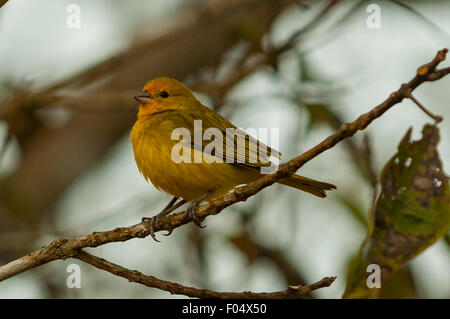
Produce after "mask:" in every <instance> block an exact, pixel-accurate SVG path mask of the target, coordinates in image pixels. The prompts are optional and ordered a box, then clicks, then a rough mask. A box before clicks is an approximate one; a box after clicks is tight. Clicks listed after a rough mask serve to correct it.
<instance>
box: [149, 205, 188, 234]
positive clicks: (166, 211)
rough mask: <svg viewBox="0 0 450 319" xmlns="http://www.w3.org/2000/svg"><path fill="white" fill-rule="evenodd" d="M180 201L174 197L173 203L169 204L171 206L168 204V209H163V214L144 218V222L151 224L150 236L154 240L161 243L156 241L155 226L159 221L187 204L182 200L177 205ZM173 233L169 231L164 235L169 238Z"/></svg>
mask: <svg viewBox="0 0 450 319" xmlns="http://www.w3.org/2000/svg"><path fill="white" fill-rule="evenodd" d="M177 200H178V197H174V198H172V199H171V201H170V202H169V204H167V206H166V207H164V208H163V210H162V211H161V212H159V213H158V214H156V215H155V216H153V217H143V218H142V221H143V222H150V235H151V236H152V238H153V239H154V240H155V241H157V242H159V240H158V239H156V235H155V231H154V228H155V224H156V223H157V222H158V221H159V218H161V217H162V216H165V215H168V214H170V213H171V212H173V211H174V210H175V209H177V208H178V207H180V206H182V205H184V204H185V203H186V201H185V200H184V199H182V200H181V201H179V202H178V203H177V204H175V203H176V201H177ZM171 233H172V230H168V231H167V234H164V235H165V236H169V235H170V234H171Z"/></svg>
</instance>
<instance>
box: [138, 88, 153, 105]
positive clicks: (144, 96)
mask: <svg viewBox="0 0 450 319" xmlns="http://www.w3.org/2000/svg"><path fill="white" fill-rule="evenodd" d="M134 98H135V99H136V101H138V102H139V103H141V104H147V103H150V102H151V101H152V98H151V96H150V95H149V94H148V92H145V91H142V92H140V93H139V94H138V95H136V96H135V97H134Z"/></svg>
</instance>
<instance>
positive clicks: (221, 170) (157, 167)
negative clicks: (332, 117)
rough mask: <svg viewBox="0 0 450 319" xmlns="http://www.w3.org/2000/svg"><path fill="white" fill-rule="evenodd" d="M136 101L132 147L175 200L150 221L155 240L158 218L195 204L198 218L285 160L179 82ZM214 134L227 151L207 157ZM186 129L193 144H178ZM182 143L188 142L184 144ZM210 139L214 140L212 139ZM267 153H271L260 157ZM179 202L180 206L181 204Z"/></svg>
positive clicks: (320, 187)
mask: <svg viewBox="0 0 450 319" xmlns="http://www.w3.org/2000/svg"><path fill="white" fill-rule="evenodd" d="M135 99H136V100H137V101H138V102H139V103H140V107H139V112H138V116H137V121H136V123H135V124H134V126H133V129H132V130H131V143H132V145H133V151H134V158H135V160H136V164H137V167H138V168H139V171H140V172H141V174H142V175H143V176H144V177H145V178H146V179H147V180H150V181H151V182H152V183H153V185H154V186H155V187H156V188H157V189H159V190H162V191H164V192H166V193H169V194H171V195H173V196H174V198H173V199H172V200H171V201H170V203H169V204H168V205H167V206H166V208H164V209H163V211H161V212H160V213H159V214H158V215H156V216H154V217H152V218H145V219H147V220H150V221H151V235H152V237H153V238H154V239H155V240H156V238H155V236H154V233H153V227H154V223H155V222H157V218H158V217H160V216H162V215H165V214H168V213H170V212H172V211H173V210H174V209H176V208H178V207H180V206H181V205H183V204H184V203H186V202H188V203H190V204H191V205H190V206H189V207H188V209H187V213H188V214H190V215H191V216H192V217H195V215H193V214H192V212H193V208H194V207H195V206H197V205H198V204H200V203H201V202H202V201H211V200H213V199H216V198H219V197H221V196H223V195H225V194H226V193H228V192H229V191H230V190H232V189H233V188H234V187H236V186H238V185H241V184H247V183H250V182H252V181H255V180H257V179H259V178H260V177H262V175H261V168H264V167H266V166H270V165H271V162H270V156H274V157H277V158H280V157H281V154H280V153H279V152H278V151H276V150H274V149H271V148H270V147H268V146H266V145H264V144H263V143H261V142H259V141H258V140H256V139H254V138H252V137H250V136H249V135H247V134H245V132H243V131H241V130H239V129H237V128H236V126H234V125H233V124H232V123H230V122H229V121H228V120H227V119H225V118H223V117H222V116H221V115H219V114H218V113H216V112H214V111H212V110H211V109H209V108H207V107H206V106H204V105H203V104H202V103H201V102H200V101H199V100H197V98H196V97H195V96H194V94H193V93H192V92H191V90H190V89H189V88H188V87H186V86H185V85H184V84H182V83H180V82H178V81H177V80H175V79H171V78H167V77H161V78H155V79H153V80H151V81H149V82H148V83H147V84H146V85H145V86H144V88H143V92H142V93H141V94H139V95H137V96H135ZM198 120H201V122H200V123H201V131H200V136H201V137H202V140H201V142H200V144H199V143H195V142H194V140H195V138H194V136H195V134H196V131H195V127H196V123H195V121H198ZM197 123H199V122H197ZM209 128H211V129H213V131H212V132H221V133H222V134H223V141H222V143H220V140H219V142H218V143H219V144H221V145H222V146H223V149H221V150H220V148H217V149H215V151H214V152H211V151H208V152H206V151H205V150H206V148H205V147H206V146H207V145H208V143H211V141H210V140H208V139H207V138H206V140H205V136H207V135H208V132H209V131H211V130H209V131H208V129H209ZM180 129H181V132H188V133H190V135H191V137H192V138H191V139H188V138H186V139H185V136H184V135H183V136H181V135H179V134H178V135H177V134H175V138H174V132H175V133H177V132H180ZM227 129H230V130H234V132H235V133H236V135H235V136H232V135H230V134H227ZM183 130H184V131H183ZM210 135H211V134H210ZM180 137H183V139H181V140H180ZM214 137H216V136H215V135H214ZM239 137H241V138H242V137H244V141H245V143H244V146H242V143H241V144H239V142H238V138H239ZM209 138H210V139H211V140H212V136H209ZM219 144H216V146H217V145H219ZM264 147H265V148H266V150H267V152H261V151H260V149H261V148H264ZM189 151H190V152H189ZM189 153H190V154H189ZM180 154H182V155H180ZM180 158H181V159H182V160H181V161H180ZM199 159H200V160H199ZM278 183H280V184H283V185H287V186H291V187H294V188H297V189H299V190H302V191H305V192H308V193H310V194H313V195H315V196H318V197H326V193H325V191H326V190H331V189H335V188H336V186H335V185H333V184H329V183H324V182H319V181H316V180H313V179H310V178H306V177H303V176H299V175H293V176H291V177H289V178H285V179H282V180H280V181H278ZM179 198H180V199H181V200H180V202H178V203H177V204H175V203H176V202H177V200H178V199H179ZM194 222H195V223H196V224H197V225H198V226H201V223H200V221H198V220H195V219H194Z"/></svg>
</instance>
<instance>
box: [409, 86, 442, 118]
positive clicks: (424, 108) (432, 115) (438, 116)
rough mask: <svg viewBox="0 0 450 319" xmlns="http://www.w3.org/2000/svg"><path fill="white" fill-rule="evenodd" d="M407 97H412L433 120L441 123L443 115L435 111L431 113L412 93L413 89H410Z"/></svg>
mask: <svg viewBox="0 0 450 319" xmlns="http://www.w3.org/2000/svg"><path fill="white" fill-rule="evenodd" d="M406 97H408V98H409V99H411V100H412V101H413V102H414V103H416V105H417V106H418V107H419V108H420V109H421V110H422V111H424V112H425V113H426V114H427V115H428V116H429V117H431V118H432V119H433V120H435V121H436V123H440V122H441V121H442V116H440V115H435V114H433V113H431V112H430V111H429V110H428V109H427V108H426V107H425V106H424V105H423V104H422V103H420V102H419V101H418V100H417V99H416V98H415V97H414V95H412V93H411V90H408V92H407V93H406Z"/></svg>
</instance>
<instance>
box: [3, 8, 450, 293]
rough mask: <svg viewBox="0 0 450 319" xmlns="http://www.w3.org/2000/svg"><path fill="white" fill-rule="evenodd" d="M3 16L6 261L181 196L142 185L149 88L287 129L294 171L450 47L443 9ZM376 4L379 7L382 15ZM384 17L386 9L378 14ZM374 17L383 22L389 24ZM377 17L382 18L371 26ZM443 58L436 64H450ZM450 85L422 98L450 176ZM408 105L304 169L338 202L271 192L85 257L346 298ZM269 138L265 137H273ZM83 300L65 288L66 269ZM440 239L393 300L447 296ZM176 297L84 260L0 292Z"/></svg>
mask: <svg viewBox="0 0 450 319" xmlns="http://www.w3.org/2000/svg"><path fill="white" fill-rule="evenodd" d="M0 3H4V4H3V6H2V7H1V9H0V70H1V73H0V83H1V88H0V100H1V102H0V156H1V157H0V220H1V222H0V264H4V263H7V262H9V261H11V260H13V259H15V258H18V257H20V256H22V255H24V254H27V253H29V252H31V251H33V250H35V249H38V248H40V247H42V246H44V245H46V244H48V243H49V242H50V241H51V240H53V239H55V238H58V237H66V238H68V237H71V236H76V235H82V234H88V233H91V232H93V231H101V230H109V229H113V228H115V227H118V226H127V225H132V224H135V223H138V222H139V221H140V220H141V218H142V217H144V216H152V215H154V214H155V213H157V212H158V211H160V210H161V209H162V207H164V206H165V205H166V204H167V202H168V201H169V199H170V196H169V195H167V194H163V193H160V192H158V191H157V190H155V189H154V187H153V186H152V185H151V184H149V183H147V182H145V180H144V178H143V177H142V176H140V174H139V172H138V170H137V167H136V164H135V162H134V158H133V153H132V148H131V144H130V141H129V132H130V129H131V127H132V125H133V123H134V120H135V118H136V112H137V103H136V101H135V100H134V99H133V96H134V94H135V93H136V92H137V91H139V90H140V89H141V88H142V86H143V85H144V84H145V82H146V81H148V80H150V79H152V78H154V77H156V76H170V77H175V78H177V79H178V80H180V81H183V82H184V83H185V84H187V85H188V86H190V87H191V88H192V89H194V90H195V93H196V95H197V96H198V98H199V99H201V101H202V102H204V104H206V105H207V106H209V107H211V108H213V109H215V110H217V111H218V112H219V113H221V114H222V115H224V116H226V117H227V118H229V119H230V120H231V121H232V122H233V123H234V124H235V125H237V126H238V127H241V128H244V129H245V128H249V127H255V128H258V127H266V128H279V130H280V134H279V135H280V145H279V148H280V151H281V152H282V153H283V159H284V161H287V160H289V159H290V158H292V157H293V156H295V155H298V154H300V153H302V152H304V151H306V150H308V149H309V148H310V147H312V146H314V145H315V144H317V143H319V142H320V141H322V139H324V138H325V137H327V136H328V135H329V134H331V133H333V132H334V131H335V130H336V128H337V127H339V125H340V124H341V123H342V122H349V121H353V120H354V119H355V118H356V117H357V116H359V115H360V114H362V113H364V112H367V111H369V110H370V109H371V108H373V107H374V106H375V105H377V104H379V103H380V102H382V101H383V100H384V99H385V98H386V97H387V96H388V95H389V94H390V93H391V92H392V91H394V90H397V89H398V88H399V87H400V85H401V84H402V83H403V82H406V81H409V80H410V79H411V78H412V77H413V76H414V75H415V72H416V69H417V67H419V66H420V65H422V64H424V63H427V62H429V61H431V59H432V58H433V57H434V56H435V54H436V52H437V50H439V49H442V48H444V47H450V20H449V19H448V12H450V1H407V2H406V1H404V2H401V1H356V0H354V1H293V0H277V1H275V0H273V1H272V0H171V1H166V0H148V1H144V0H132V1H126V2H124V1H119V0H114V1H112V0H108V1H106V0H97V1H87V0H84V1H80V0H78V1H77V0H71V1H65V0H41V1H31V0H10V1H7V2H6V3H5V1H0ZM371 4H376V5H377V7H376V8H375V9H374V7H373V6H370V5H371ZM378 9H379V10H378ZM378 13H379V15H378ZM374 15H375V16H374ZM449 65H450V63H449V61H445V62H444V63H443V65H442V66H449ZM449 86H450V77H446V78H443V79H441V80H439V81H437V82H433V83H425V84H424V85H422V86H420V87H419V88H418V90H417V91H416V92H415V96H416V98H418V99H419V100H420V101H421V102H422V103H423V104H425V105H426V106H427V107H428V108H429V109H430V110H431V111H432V112H434V113H436V114H440V115H442V116H443V117H444V121H443V122H442V123H441V124H440V126H439V127H440V130H441V137H442V140H441V143H440V144H439V152H440V157H441V160H442V161H443V168H444V170H445V172H447V173H448V172H449V171H450V160H449V159H450V143H449V142H448V136H450V125H449V123H450V122H449V120H450V108H449V103H448V101H449V100H450V90H448V88H449ZM428 122H431V120H430V118H428V117H427V116H426V115H425V114H424V113H423V112H422V111H421V110H419V108H418V107H416V106H415V105H414V104H413V103H412V102H411V101H406V100H405V101H403V102H402V103H401V104H400V105H397V106H395V107H393V108H392V109H391V110H390V111H388V112H387V113H386V114H385V115H383V116H382V117H381V118H379V119H377V120H376V121H375V122H374V123H373V124H372V125H371V126H369V128H368V129H366V130H365V131H364V132H359V133H358V134H356V136H355V137H354V138H352V139H351V140H349V141H347V142H342V143H340V144H339V145H337V146H336V147H334V148H333V149H331V150H329V151H327V152H325V153H323V154H322V155H320V156H318V157H317V158H315V159H314V160H313V161H311V162H309V163H307V164H306V165H305V166H304V167H302V168H301V170H300V171H299V173H301V175H304V176H308V177H311V178H315V179H318V180H322V181H326V182H330V183H333V184H335V185H337V186H338V190H337V191H334V192H331V193H329V196H328V198H327V199H324V200H322V199H318V198H316V197H313V196H311V195H308V194H307V193H303V192H298V191H296V190H294V189H289V188H286V187H279V186H277V185H275V186H272V187H270V188H267V189H265V190H263V191H262V192H260V193H258V194H257V195H256V196H254V197H252V198H250V199H249V200H247V201H246V202H244V203H238V204H236V205H233V206H231V207H229V208H227V209H226V210H225V211H223V212H222V213H221V214H219V215H217V216H214V217H209V218H207V219H206V220H205V223H206V224H207V225H208V226H207V227H206V228H205V229H199V228H197V227H195V226H194V225H193V224H189V225H186V226H184V227H181V228H178V229H176V230H175V231H174V233H173V234H172V235H171V236H170V237H164V236H161V234H160V233H158V234H157V236H158V238H159V239H160V240H161V241H162V242H161V243H156V242H154V241H153V240H152V239H151V238H150V237H149V238H146V239H134V240H130V241H127V242H124V243H112V244H108V245H105V246H102V247H99V248H96V249H89V250H88V251H89V252H92V253H93V254H95V255H97V256H100V257H103V258H106V259H108V260H110V261H112V262H114V263H117V264H119V265H121V266H123V267H127V268H130V269H136V270H139V271H141V272H142V273H144V274H147V275H152V276H156V277H158V278H161V279H165V280H169V281H175V282H178V283H181V284H184V285H191V286H195V287H198V288H208V289H212V290H217V291H243V290H251V291H255V292H257V291H276V290H283V289H286V287H287V285H288V284H290V285H295V284H299V283H302V284H310V283H313V282H315V281H318V280H320V279H321V278H323V277H325V276H332V275H336V276H338V278H337V280H336V281H335V283H333V285H332V286H331V287H329V288H323V289H320V290H318V291H316V292H314V293H313V295H312V296H311V297H317V298H341V296H342V293H343V291H344V289H345V286H346V276H347V272H348V271H347V269H348V266H349V264H350V262H351V261H352V260H353V259H354V258H355V256H356V255H357V253H358V250H359V248H360V246H361V243H362V241H363V239H364V237H365V235H366V233H367V225H368V216H369V211H370V209H371V206H372V201H373V196H374V185H375V183H376V177H377V176H379V173H380V170H381V169H382V167H383V166H384V165H385V163H386V162H387V161H388V160H389V158H390V157H392V155H393V154H394V153H395V152H396V151H397V145H398V143H399V142H400V140H401V138H402V137H403V136H404V134H405V133H406V131H407V129H408V128H409V127H412V128H413V138H414V139H417V138H420V137H421V129H422V127H423V125H424V124H425V123H428ZM266 142H268V143H269V142H270V141H266ZM72 263H75V264H78V265H79V266H80V267H81V274H82V277H81V288H80V289H69V288H68V287H67V286H66V279H67V276H68V273H67V272H66V268H67V266H68V265H69V264H72ZM449 270H450V246H449V242H448V241H445V240H440V241H438V242H437V243H436V244H434V245H433V246H432V247H430V248H428V249H427V250H425V251H424V252H423V253H422V254H420V255H419V256H418V257H417V258H415V259H414V260H413V261H412V262H410V263H408V264H407V265H406V267H404V268H403V269H402V270H401V271H399V272H397V273H396V274H395V275H394V276H393V278H392V279H391V281H390V283H391V284H386V285H383V288H382V294H381V295H382V296H385V297H397V298H411V297H416V298H449V297H450V275H449V274H450V271H449ZM14 297H17V298H92V297H93V298H180V297H182V296H171V295H170V294H169V293H167V292H164V291H160V290H157V289H152V288H147V287H144V286H141V285H139V284H134V283H129V282H128V281H127V280H125V279H123V278H119V277H115V276H113V275H111V274H109V273H106V272H104V271H101V270H98V269H95V268H93V267H92V266H90V265H87V264H84V263H82V262H81V261H78V260H74V259H69V260H65V261H56V262H52V263H50V264H46V265H44V266H42V267H39V268H37V269H33V270H31V271H28V272H25V273H22V274H20V275H18V276H15V277H13V278H10V279H8V280H6V281H4V282H2V283H0V298H14Z"/></svg>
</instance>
